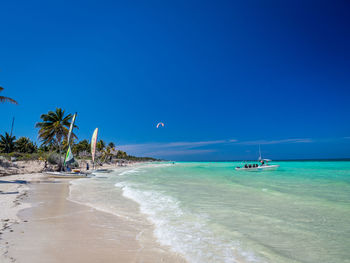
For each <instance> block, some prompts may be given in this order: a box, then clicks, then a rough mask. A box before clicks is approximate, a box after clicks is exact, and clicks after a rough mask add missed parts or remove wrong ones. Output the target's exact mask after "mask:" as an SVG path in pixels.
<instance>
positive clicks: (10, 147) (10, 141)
mask: <svg viewBox="0 0 350 263" xmlns="http://www.w3.org/2000/svg"><path fill="white" fill-rule="evenodd" d="M15 140H16V137H15V136H11V135H10V134H8V133H7V132H6V133H5V136H3V135H0V151H1V152H4V153H10V152H13V151H14V149H15Z"/></svg>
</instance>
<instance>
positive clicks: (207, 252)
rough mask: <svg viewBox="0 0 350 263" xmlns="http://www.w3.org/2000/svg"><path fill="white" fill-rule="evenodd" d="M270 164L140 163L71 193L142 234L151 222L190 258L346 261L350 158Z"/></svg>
mask: <svg viewBox="0 0 350 263" xmlns="http://www.w3.org/2000/svg"><path fill="white" fill-rule="evenodd" d="M274 164H279V165H280V169H279V170H277V171H260V172H246V171H245V172H244V171H235V170H234V167H236V166H238V165H241V163H238V162H177V163H175V164H173V163H158V164H143V165H138V166H135V167H128V168H119V169H116V170H115V171H114V172H113V173H110V174H103V176H101V177H97V178H95V179H82V180H76V181H74V182H72V185H71V193H70V198H71V200H73V201H76V202H80V203H84V204H87V205H90V206H92V207H94V208H96V209H99V210H102V211H105V212H109V213H112V214H115V215H116V216H119V217H123V218H125V220H129V221H132V222H134V224H135V227H137V228H138V231H140V233H142V231H143V230H142V227H143V225H145V222H143V221H147V222H149V223H151V224H153V225H154V231H153V234H154V236H155V238H156V240H157V242H159V243H160V244H162V245H164V246H168V247H169V248H170V249H171V250H173V251H174V252H177V253H179V254H181V255H183V256H184V258H185V259H187V261H188V262H310V263H320V262H329V263H337V262H342V263H344V262H350V162H345V161H303V162H296V161H291V162H274ZM101 175H102V174H101ZM125 198H126V199H125ZM140 242H142V240H140Z"/></svg>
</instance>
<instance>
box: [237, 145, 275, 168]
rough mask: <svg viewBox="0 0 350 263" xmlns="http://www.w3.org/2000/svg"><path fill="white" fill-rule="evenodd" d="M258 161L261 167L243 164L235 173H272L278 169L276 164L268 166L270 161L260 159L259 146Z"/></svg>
mask: <svg viewBox="0 0 350 263" xmlns="http://www.w3.org/2000/svg"><path fill="white" fill-rule="evenodd" d="M258 161H259V162H260V163H261V165H258V164H245V165H244V166H243V167H236V168H235V170H236V171H252V172H254V171H255V172H257V171H274V170H277V169H278V167H280V166H279V165H278V164H273V165H269V162H271V160H270V159H262V158H261V150H260V145H259V159H258Z"/></svg>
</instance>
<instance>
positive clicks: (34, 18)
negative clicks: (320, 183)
mask: <svg viewBox="0 0 350 263" xmlns="http://www.w3.org/2000/svg"><path fill="white" fill-rule="evenodd" d="M0 9H1V16H0V29H1V30H0V33H1V41H0V85H1V86H3V87H4V88H5V90H4V91H3V92H2V95H4V96H9V97H13V98H14V99H16V100H17V101H18V102H19V105H18V106H15V105H10V104H2V105H0V107H1V108H0V109H1V111H0V112H1V115H0V133H1V134H3V133H4V132H5V131H9V129H10V125H11V119H12V116H15V118H16V123H15V129H14V134H15V135H16V136H17V137H20V136H29V137H30V138H31V139H33V140H36V137H37V130H36V129H35V128H34V125H35V123H36V122H37V121H39V117H40V114H42V113H46V112H47V111H49V110H54V109H55V107H62V108H64V109H65V110H66V111H67V112H70V113H73V112H75V111H77V112H78V118H77V125H78V126H79V128H80V129H79V130H78V131H77V135H78V136H79V139H84V138H87V139H90V136H91V134H92V132H93V129H94V128H95V127H99V128H100V138H102V139H104V140H105V141H107V142H108V141H114V142H115V143H116V144H117V145H118V146H120V147H121V148H122V149H126V150H127V151H128V152H129V153H131V154H136V155H151V156H155V157H162V158H167V159H176V160H206V159H212V160H223V159H248V158H256V156H257V152H258V149H257V148H258V147H257V145H258V144H259V143H260V144H262V148H263V153H264V154H265V155H266V156H267V157H270V158H332V157H350V117H349V116H350V16H349V13H350V3H349V1H295V0H293V1H282V0H281V1H260V0H259V1H258V0H257V1H232V0H231V1H190V0H186V1H179V0H177V1H171V2H170V1H152V0H150V1H122V2H120V1H101V0H99V1H86V0H84V1H35V0H34V1H3V2H2V3H1V6H0ZM158 121H163V122H164V123H165V128H159V129H156V128H155V125H156V124H157V122H158Z"/></svg>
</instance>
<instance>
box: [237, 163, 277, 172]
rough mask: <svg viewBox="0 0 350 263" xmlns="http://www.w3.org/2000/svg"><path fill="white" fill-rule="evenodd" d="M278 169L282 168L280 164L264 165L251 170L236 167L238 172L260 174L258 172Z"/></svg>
mask: <svg viewBox="0 0 350 263" xmlns="http://www.w3.org/2000/svg"><path fill="white" fill-rule="evenodd" d="M278 167H280V166H279V165H278V164H275V165H262V166H259V167H251V168H244V167H236V168H235V170H236V171H247V172H258V171H274V170H277V169H278Z"/></svg>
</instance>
